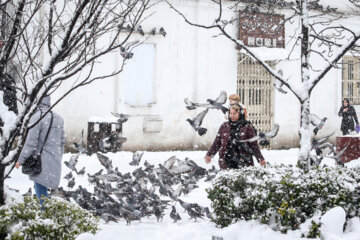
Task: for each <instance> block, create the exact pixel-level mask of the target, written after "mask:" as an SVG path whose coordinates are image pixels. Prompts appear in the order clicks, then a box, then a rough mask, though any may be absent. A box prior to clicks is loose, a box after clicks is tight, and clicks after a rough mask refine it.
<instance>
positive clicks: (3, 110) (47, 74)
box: [0, 0, 155, 205]
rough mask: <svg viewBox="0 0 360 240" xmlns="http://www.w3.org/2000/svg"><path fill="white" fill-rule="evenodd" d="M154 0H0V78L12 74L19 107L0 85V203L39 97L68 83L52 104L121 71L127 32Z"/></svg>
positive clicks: (128, 48)
mask: <svg viewBox="0 0 360 240" xmlns="http://www.w3.org/2000/svg"><path fill="white" fill-rule="evenodd" d="M154 4H155V3H150V0H120V1H119V0H97V1H90V0H68V1H57V0H31V1H27V0H8V1H1V10H0V17H1V18H2V26H1V38H2V39H1V41H2V46H1V49H0V80H3V79H4V78H5V76H7V77H8V78H12V79H16V80H17V82H18V83H17V84H16V91H15V93H16V95H15V96H17V97H16V98H15V101H18V103H19V104H18V105H19V109H16V110H14V109H13V108H12V107H13V106H14V100H11V99H10V101H9V99H8V97H9V96H14V94H12V93H11V92H10V91H9V89H10V88H3V89H0V118H1V120H2V126H1V129H0V130H1V132H0V134H1V135H0V205H2V204H4V180H5V179H6V178H7V177H8V175H9V173H10V172H11V171H12V169H13V168H14V165H15V162H16V159H17V157H18V155H19V154H20V152H21V149H22V146H23V144H24V142H25V139H26V136H27V133H28V131H29V129H30V128H32V127H33V126H31V125H29V119H30V117H31V115H32V114H34V112H35V111H36V109H37V106H38V105H39V103H40V102H41V100H42V98H43V97H45V96H47V95H51V94H52V93H53V92H54V91H56V90H57V89H58V88H59V86H61V85H62V84H63V83H68V84H67V86H71V87H70V88H69V89H68V90H67V91H66V92H65V93H63V94H62V96H61V97H60V98H59V99H58V100H57V101H56V102H55V103H54V104H53V106H52V107H54V106H55V105H56V104H57V103H59V101H61V100H62V99H63V98H64V97H66V96H67V95H68V94H69V93H71V92H72V91H74V90H75V89H77V88H79V87H82V86H85V85H88V84H90V83H92V82H94V81H96V80H103V79H106V78H108V77H110V76H114V75H115V74H118V73H119V72H121V71H122V69H123V66H124V62H125V61H126V59H127V58H130V57H131V56H132V54H130V53H131V50H132V48H133V47H135V46H136V45H137V44H139V42H132V43H129V38H130V36H131V35H132V34H133V33H134V29H136V28H137V26H138V25H139V24H140V22H141V21H143V19H144V18H145V17H147V16H145V14H148V13H147V12H148V10H149V9H150V8H151V7H152V6H153V5H154ZM114 51H115V52H118V53H119V54H120V53H121V55H122V56H123V61H122V63H121V64H120V66H119V69H116V70H114V71H112V72H108V73H105V74H101V75H98V74H97V75H96V74H94V73H95V69H96V67H97V66H98V62H99V61H100V59H101V58H102V57H103V56H105V55H106V54H109V53H112V52H114ZM8 82H10V83H11V82H13V81H8ZM11 89H12V90H14V88H11ZM1 98H3V99H1ZM3 102H4V104H3ZM15 106H16V102H15ZM17 110H18V111H17ZM45 114H46V113H44V115H45ZM16 138H18V139H17V142H18V144H17V145H16V146H15V144H14V143H15V140H16Z"/></svg>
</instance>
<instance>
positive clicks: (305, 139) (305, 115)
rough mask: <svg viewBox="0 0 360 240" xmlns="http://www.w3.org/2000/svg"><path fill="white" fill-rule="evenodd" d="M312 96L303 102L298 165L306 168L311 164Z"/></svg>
mask: <svg viewBox="0 0 360 240" xmlns="http://www.w3.org/2000/svg"><path fill="white" fill-rule="evenodd" d="M309 114H310V97H308V98H307V99H306V100H305V101H304V102H302V103H301V124H300V152H299V159H298V167H299V168H301V169H304V170H307V169H309V166H310V161H309V157H310V150H311V132H310V115H309Z"/></svg>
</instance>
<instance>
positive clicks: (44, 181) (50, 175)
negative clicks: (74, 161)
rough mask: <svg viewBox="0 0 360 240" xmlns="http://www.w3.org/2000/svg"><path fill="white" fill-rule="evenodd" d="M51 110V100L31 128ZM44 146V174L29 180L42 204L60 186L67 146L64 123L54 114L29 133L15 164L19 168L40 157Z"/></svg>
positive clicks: (43, 104)
mask: <svg viewBox="0 0 360 240" xmlns="http://www.w3.org/2000/svg"><path fill="white" fill-rule="evenodd" d="M49 108H50V97H49V96H48V97H45V98H43V100H42V101H41V103H40V105H39V107H38V110H37V111H36V112H35V114H34V115H33V116H32V117H31V118H30V123H29V125H32V124H33V123H36V122H37V121H38V120H39V119H40V117H42V116H43V114H44V113H45V112H47V111H48V110H49ZM51 115H52V117H53V121H52V124H51V129H50V132H49V135H48V138H47V139H46V142H45V138H46V134H47V131H48V129H49V127H50V123H51ZM42 146H44V148H43V151H42V153H41V168H42V169H41V172H40V174H38V175H35V176H29V178H30V180H32V181H34V188H35V193H36V196H37V197H38V198H39V200H40V204H42V203H43V201H44V200H43V199H42V198H41V197H42V196H44V197H48V189H50V188H51V189H56V188H57V187H58V186H59V184H60V177H61V166H62V162H61V160H62V155H63V153H64V146H65V132H64V120H63V119H62V117H61V116H60V115H58V114H57V113H55V112H49V113H47V114H46V115H45V116H44V118H43V119H41V120H40V122H39V123H37V124H36V125H35V126H34V127H33V128H31V129H30V130H29V133H28V135H27V138H26V141H25V144H24V147H23V149H22V151H21V153H20V157H19V159H18V161H17V163H16V165H15V166H16V168H19V167H20V166H21V165H22V164H23V163H24V162H25V160H26V159H27V158H29V157H30V156H32V155H34V154H38V153H39V152H40V150H41V147H42Z"/></svg>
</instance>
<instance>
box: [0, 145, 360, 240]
mask: <svg viewBox="0 0 360 240" xmlns="http://www.w3.org/2000/svg"><path fill="white" fill-rule="evenodd" d="M205 153H206V152H205V151H175V152H145V153H144V155H143V158H142V160H141V162H140V165H141V166H142V164H143V162H144V161H145V160H147V161H148V162H149V163H150V164H155V165H157V164H158V163H164V161H166V160H167V159H169V158H170V157H171V156H174V155H176V156H177V157H178V158H180V159H184V158H185V157H188V158H190V159H192V160H194V161H195V162H196V163H197V164H199V165H200V166H202V167H206V168H211V167H212V164H214V165H215V166H216V167H217V168H218V165H217V159H218V157H217V156H215V158H214V159H213V161H212V163H211V164H206V163H205V160H204V156H205ZM262 153H263V155H264V157H265V159H266V161H267V162H268V163H270V164H272V165H280V164H285V165H289V164H291V165H293V166H295V165H296V162H297V157H298V153H299V149H289V150H271V151H269V150H262ZM106 155H107V156H108V157H109V158H110V159H112V160H113V166H114V167H118V168H119V171H121V172H123V173H126V172H132V171H133V170H135V169H136V168H138V166H130V165H129V162H131V161H132V153H131V152H118V153H107V154H106ZM71 156H72V154H70V153H68V154H65V155H64V157H63V161H68V160H69V159H70V157H71ZM78 161H79V162H78V164H77V165H76V167H77V169H81V168H83V167H84V166H85V168H86V172H87V173H89V174H93V173H95V172H97V171H98V170H99V168H100V167H101V164H100V163H99V161H98V160H97V158H96V155H95V154H94V155H92V156H86V155H81V156H80V157H79V159H78ZM322 164H326V165H328V166H335V163H334V160H332V159H330V158H325V159H324V160H323V161H322ZM255 165H256V166H257V167H260V166H259V164H258V163H257V162H256V163H255ZM359 165H360V159H358V160H353V161H351V162H349V163H346V166H347V167H356V166H359ZM69 171H70V170H69V168H67V167H66V166H65V164H64V165H63V168H62V178H61V182H60V185H61V186H62V187H64V189H65V190H69V189H68V188H67V180H65V179H64V178H63V177H64V176H65V175H66V174H67V173H68V172H69ZM223 174H226V172H223ZM74 175H75V178H76V179H75V181H76V185H75V187H74V188H73V190H74V189H76V188H77V186H78V185H79V184H81V185H82V186H83V187H85V188H87V189H88V190H89V191H92V189H93V186H92V185H90V184H89V183H88V181H87V176H86V174H85V175H84V176H77V175H76V174H74ZM5 184H6V185H8V186H9V187H11V188H12V189H18V190H20V193H21V194H23V193H25V192H27V190H28V189H29V188H33V182H31V181H30V180H28V179H27V177H26V176H25V175H22V174H21V171H20V170H16V169H15V170H14V171H13V172H12V173H11V178H10V179H7V180H6V181H5ZM198 185H199V188H196V189H194V190H193V191H191V192H190V193H189V195H187V196H181V197H180V198H181V199H182V200H184V201H187V202H196V203H198V204H200V205H202V206H208V207H211V201H210V200H209V199H208V198H207V193H206V192H205V189H206V188H208V187H210V186H211V182H205V181H204V180H200V182H199V183H198ZM6 193H7V201H9V197H10V196H11V197H15V198H21V196H20V195H18V194H17V195H16V194H15V193H14V192H13V191H10V190H9V189H8V188H7V190H6ZM10 194H11V195H10ZM175 207H176V210H177V212H178V213H179V214H180V216H181V218H182V220H180V221H179V222H177V223H173V221H172V219H171V218H170V216H169V214H170V211H171V207H169V208H168V209H167V210H166V212H165V216H164V219H163V221H161V222H159V223H158V222H157V221H156V218H155V216H151V217H149V218H143V219H142V220H141V222H138V221H133V222H132V223H131V225H130V226H127V225H126V222H125V220H123V219H120V220H119V222H118V223H115V222H109V223H107V224H106V223H105V222H104V221H103V220H101V221H100V225H99V228H100V231H99V232H98V233H97V234H96V235H92V234H89V233H84V234H81V235H80V236H78V238H77V240H83V239H91V240H100V239H101V240H107V239H109V240H112V239H128V240H131V239H147V240H159V239H171V240H183V239H196V240H202V239H204V240H209V239H211V238H212V236H217V237H222V238H223V239H225V240H242V239H245V238H246V239H248V240H260V239H261V240H264V239H267V240H300V239H303V238H301V233H302V232H304V229H305V228H306V227H307V226H310V223H311V221H308V225H303V226H302V228H300V229H299V230H296V231H288V233H287V234H281V233H280V232H275V231H273V230H272V229H271V228H270V227H269V226H267V225H264V224H261V223H259V222H257V221H248V222H246V221H239V222H237V223H235V224H232V225H230V226H229V227H226V228H222V229H221V228H217V227H216V226H215V224H214V223H212V222H210V220H208V219H207V218H206V219H198V220H197V222H194V221H193V220H189V219H188V215H187V213H184V212H183V209H182V207H181V206H180V205H179V204H176V205H175ZM334 211H335V213H333V212H332V211H329V217H328V219H330V220H331V219H333V220H334V219H335V220H337V219H338V216H341V214H340V213H338V212H337V211H336V209H335V210H334ZM316 217H317V218H319V217H320V216H316ZM330 220H329V221H330ZM335 220H334V221H335ZM324 221H325V220H324ZM337 221H338V222H339V220H337ZM323 234H324V236H325V235H326V234H327V235H326V236H328V237H329V238H325V240H330V239H331V240H335V239H336V240H340V239H341V240H359V239H360V238H359V236H360V219H359V218H354V219H351V221H350V222H349V227H348V228H347V229H346V231H345V232H344V233H342V232H340V233H339V231H337V234H333V232H331V231H330V230H326V231H323Z"/></svg>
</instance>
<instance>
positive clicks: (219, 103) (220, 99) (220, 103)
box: [207, 91, 229, 114]
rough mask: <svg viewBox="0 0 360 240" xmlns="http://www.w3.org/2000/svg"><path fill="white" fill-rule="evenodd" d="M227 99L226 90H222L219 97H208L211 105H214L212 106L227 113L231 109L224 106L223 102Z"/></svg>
mask: <svg viewBox="0 0 360 240" xmlns="http://www.w3.org/2000/svg"><path fill="white" fill-rule="evenodd" d="M226 99H227V97H226V92H225V91H221V93H220V96H219V97H218V98H217V99H215V100H212V99H207V101H208V102H209V103H210V105H211V106H213V107H212V108H216V109H220V110H221V111H222V112H223V113H224V114H225V113H226V112H227V111H228V110H229V109H228V108H226V107H224V106H223V104H224V103H226Z"/></svg>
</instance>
